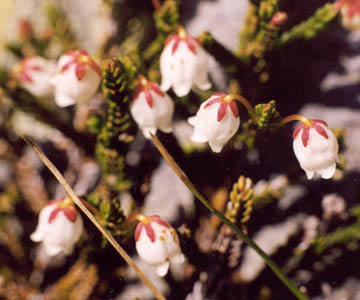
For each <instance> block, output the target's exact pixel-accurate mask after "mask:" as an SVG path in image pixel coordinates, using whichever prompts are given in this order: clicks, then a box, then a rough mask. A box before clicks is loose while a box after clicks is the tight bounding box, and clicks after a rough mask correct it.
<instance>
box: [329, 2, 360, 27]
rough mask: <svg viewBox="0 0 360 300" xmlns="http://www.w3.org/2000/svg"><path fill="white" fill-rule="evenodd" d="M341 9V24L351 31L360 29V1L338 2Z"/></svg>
mask: <svg viewBox="0 0 360 300" xmlns="http://www.w3.org/2000/svg"><path fill="white" fill-rule="evenodd" d="M335 5H336V7H337V8H339V9H340V14H341V22H342V24H343V26H344V27H345V28H347V29H349V30H357V29H360V1H359V0H338V1H337V2H336V3H335Z"/></svg>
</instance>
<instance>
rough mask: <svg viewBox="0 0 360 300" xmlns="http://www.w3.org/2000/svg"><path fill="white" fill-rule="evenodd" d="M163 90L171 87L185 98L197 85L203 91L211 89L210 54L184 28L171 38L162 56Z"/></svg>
mask: <svg viewBox="0 0 360 300" xmlns="http://www.w3.org/2000/svg"><path fill="white" fill-rule="evenodd" d="M160 71H161V76H162V81H161V89H162V90H163V91H165V92H166V91H167V90H168V89H170V88H171V87H172V88H173V90H174V92H175V94H176V95H177V96H179V97H182V96H185V95H187V94H188V93H189V91H190V90H191V87H192V86H193V85H194V84H195V85H196V86H197V87H198V88H199V89H201V90H207V89H209V88H210V87H211V84H210V82H209V80H208V54H207V53H206V52H205V50H204V49H203V48H202V46H201V45H200V43H199V41H198V40H197V39H196V38H194V37H192V36H189V35H187V34H186V33H185V30H184V29H183V28H181V29H179V32H178V33H177V34H174V35H172V36H170V37H169V38H168V40H167V42H166V44H165V48H164V50H163V52H162V53H161V56H160Z"/></svg>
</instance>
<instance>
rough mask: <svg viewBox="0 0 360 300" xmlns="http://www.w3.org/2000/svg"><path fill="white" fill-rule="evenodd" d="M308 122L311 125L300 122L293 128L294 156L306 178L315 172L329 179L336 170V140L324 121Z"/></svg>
mask: <svg viewBox="0 0 360 300" xmlns="http://www.w3.org/2000/svg"><path fill="white" fill-rule="evenodd" d="M310 122H311V126H307V125H305V124H304V123H301V124H300V125H299V126H298V127H297V128H296V129H295V130H294V133H293V138H294V142H293V148H294V152H295V156H296V158H297V159H298V161H299V163H300V166H301V168H302V169H303V170H304V171H305V173H306V176H307V178H308V179H311V178H313V176H314V175H315V173H318V174H319V175H320V176H321V177H322V178H324V179H329V178H331V177H333V176H334V173H335V171H336V161H337V160H338V149H339V146H338V142H337V139H336V137H335V136H334V134H333V133H332V131H331V130H330V129H329V128H328V126H327V124H326V123H325V122H324V121H321V120H315V119H313V120H310Z"/></svg>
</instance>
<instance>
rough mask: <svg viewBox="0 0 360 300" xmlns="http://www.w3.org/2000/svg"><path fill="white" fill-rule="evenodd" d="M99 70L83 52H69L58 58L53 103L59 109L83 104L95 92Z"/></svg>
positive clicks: (98, 82) (53, 80)
mask: <svg viewBox="0 0 360 300" xmlns="http://www.w3.org/2000/svg"><path fill="white" fill-rule="evenodd" d="M100 81H101V69H100V67H99V66H98V65H97V64H96V62H95V61H94V60H93V59H92V58H91V57H90V56H89V55H88V53H87V52H86V51H84V50H76V51H69V52H67V53H66V54H64V55H63V56H61V57H60V59H59V62H58V66H57V74H56V75H55V76H54V77H53V79H52V83H53V84H54V86H55V102H56V104H57V105H59V106H61V107H65V106H69V105H73V104H75V103H84V102H86V101H88V100H89V99H90V98H91V97H92V96H93V95H94V93H95V92H96V90H97V89H98V87H99V84H100Z"/></svg>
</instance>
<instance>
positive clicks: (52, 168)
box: [22, 136, 166, 300]
mask: <svg viewBox="0 0 360 300" xmlns="http://www.w3.org/2000/svg"><path fill="white" fill-rule="evenodd" d="M22 138H23V139H24V140H25V141H26V142H27V143H28V144H29V145H30V146H31V147H32V148H33V150H34V151H35V152H36V154H37V155H38V156H39V158H40V159H41V160H42V162H43V163H44V164H45V166H46V167H47V168H48V169H49V170H50V171H51V173H53V175H54V176H55V177H56V179H57V180H58V181H59V182H60V184H61V185H62V186H63V187H64V189H65V190H66V192H67V193H68V195H69V196H70V197H71V199H72V200H73V201H74V202H75V204H76V205H77V206H78V207H79V208H80V209H81V210H82V212H83V213H84V214H85V215H86V216H87V217H88V218H89V219H90V221H91V222H92V223H93V224H94V225H95V227H96V228H97V229H98V230H99V231H100V232H101V233H102V234H103V235H104V236H105V238H106V239H107V240H108V241H109V243H110V244H111V245H112V246H113V247H114V248H115V250H116V251H117V252H118V253H119V254H120V255H121V257H122V258H123V259H124V260H125V261H126V262H127V263H128V264H129V266H130V267H132V268H133V269H134V270H135V272H136V273H137V275H138V276H139V278H140V279H141V280H142V282H143V283H144V284H145V285H146V286H147V287H148V288H149V289H150V290H151V292H152V293H153V294H154V296H155V297H156V298H157V299H158V300H166V298H165V297H164V296H163V295H162V294H161V292H160V291H159V290H158V289H157V288H156V287H155V286H154V285H153V284H152V282H151V281H150V280H149V279H148V278H147V277H146V276H145V274H144V273H143V272H142V271H141V270H140V268H139V267H138V266H137V264H136V263H135V262H134V261H133V260H132V258H131V257H130V256H129V255H128V254H127V252H126V251H125V250H124V249H123V248H122V247H121V246H120V245H119V243H118V242H117V241H116V240H115V239H114V237H113V236H112V235H111V234H110V233H109V232H108V231H107V230H106V229H105V228H104V227H103V226H102V225H101V224H100V222H99V221H98V220H97V219H96V218H95V217H94V216H93V215H92V213H91V212H90V211H89V210H88V209H87V208H86V206H85V205H84V204H83V203H82V202H81V200H80V199H79V197H78V196H77V195H76V194H75V192H74V190H73V189H72V188H71V187H70V186H69V184H68V183H67V182H66V180H65V178H64V177H63V176H62V175H61V173H60V172H59V170H58V169H57V168H56V167H55V166H54V164H53V163H52V162H51V161H50V160H49V159H48V158H47V156H46V155H45V154H44V153H43V152H42V151H41V150H40V149H39V147H38V146H37V145H36V144H35V143H34V142H33V141H32V140H31V139H29V138H28V137H25V136H22Z"/></svg>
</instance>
